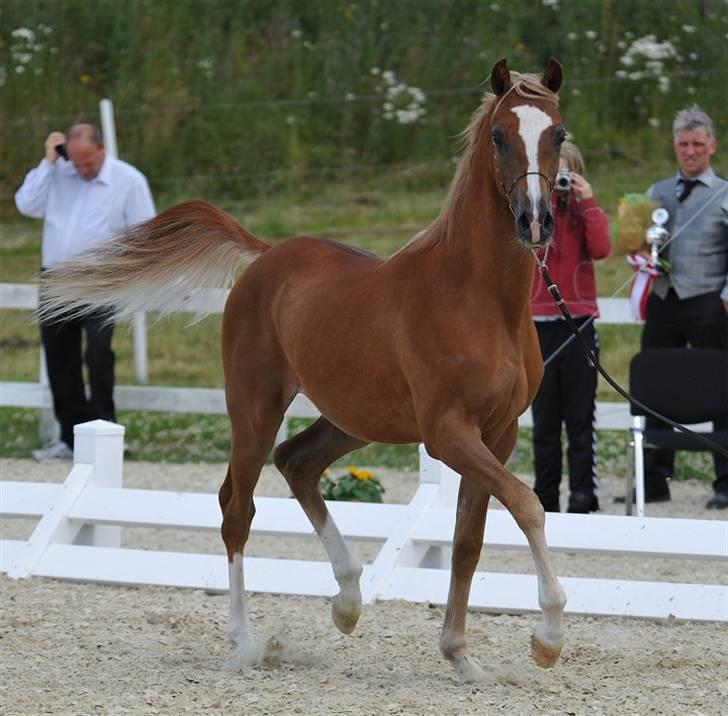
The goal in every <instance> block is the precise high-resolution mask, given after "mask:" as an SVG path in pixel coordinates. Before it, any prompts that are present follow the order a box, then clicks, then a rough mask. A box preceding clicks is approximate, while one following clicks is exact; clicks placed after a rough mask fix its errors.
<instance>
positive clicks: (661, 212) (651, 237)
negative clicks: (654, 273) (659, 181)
mask: <svg viewBox="0 0 728 716" xmlns="http://www.w3.org/2000/svg"><path fill="white" fill-rule="evenodd" d="M669 218H670V215H669V214H668V213H667V210H666V209H663V208H662V207H660V208H659V209H655V210H654V211H653V212H652V226H650V228H649V229H647V233H646V234H645V240H646V241H647V243H648V244H649V246H650V259H651V261H652V265H653V266H654V267H655V268H656V269H658V270H659V271H660V273H665V267H664V264H665V263H666V262H665V261H662V260H661V259H660V249H661V248H662V246H663V245H664V243H665V242H666V241H667V240H668V239H669V238H670V232H669V231H668V230H667V229H666V228H665V224H667V222H668V219H669Z"/></svg>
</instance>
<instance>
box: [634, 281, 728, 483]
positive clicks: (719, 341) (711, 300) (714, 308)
mask: <svg viewBox="0 0 728 716" xmlns="http://www.w3.org/2000/svg"><path fill="white" fill-rule="evenodd" d="M688 345H689V346H691V347H692V348H714V349H720V350H725V351H728V316H727V315H726V313H725V310H724V308H723V302H722V301H721V299H720V293H718V292H715V293H705V294H703V295H701V296H694V297H693V298H685V299H683V300H680V299H679V298H678V297H677V294H676V293H675V291H674V290H673V289H670V291H669V292H668V294H667V297H666V298H665V299H664V300H663V299H661V298H660V297H659V296H657V295H655V294H654V293H653V294H650V297H649V298H648V299H647V313H646V316H645V326H644V329H643V331H642V350H643V351H644V350H649V349H650V348H685V347H686V346H688ZM726 366H727V367H726V370H728V355H726ZM676 379H677V380H679V376H676ZM645 427H646V428H648V429H655V428H657V429H659V428H664V427H665V424H664V423H662V422H660V421H659V420H658V419H657V418H650V417H648V418H646V421H645ZM714 429H715V430H726V429H728V421H725V420H716V421H715V423H714ZM713 464H714V466H715V482H714V483H713V487H714V488H715V490H716V491H721V492H722V491H726V492H728V458H725V457H723V456H722V455H721V454H720V453H713ZM674 470H675V451H674V450H655V449H650V450H645V491H646V492H647V493H648V494H649V493H650V492H656V493H660V492H664V491H665V489H666V483H665V480H666V479H667V478H668V477H672V476H673V474H674Z"/></svg>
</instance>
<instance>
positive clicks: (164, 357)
mask: <svg viewBox="0 0 728 716" xmlns="http://www.w3.org/2000/svg"><path fill="white" fill-rule="evenodd" d="M654 170H655V172H659V171H662V172H663V173H665V172H667V171H669V170H670V167H669V166H668V165H667V164H665V165H664V166H656V167H655V169H654ZM592 180H593V183H594V186H595V190H596V192H597V195H598V196H599V197H600V199H601V200H602V203H603V204H604V207H605V209H606V210H607V212H608V214H609V215H610V216H611V218H612V219H613V217H614V213H615V211H614V207H615V206H616V197H617V196H619V195H620V193H622V192H623V187H624V184H625V183H627V185H628V186H630V187H631V186H638V187H639V186H641V185H643V184H644V181H642V182H641V183H640V180H639V179H638V178H636V177H635V176H633V170H632V169H631V168H626V169H622V170H617V171H614V172H612V173H610V174H606V173H603V174H600V173H598V172H597V173H595V174H594V175H593V177H592ZM446 193H447V181H444V180H443V181H441V182H439V183H437V182H435V186H430V187H424V188H423V187H413V186H412V177H411V176H409V175H405V176H398V175H397V174H396V172H394V173H391V174H387V175H384V176H380V177H370V178H366V179H364V180H362V181H359V182H357V183H352V184H349V185H341V184H339V185H336V186H332V185H330V184H325V183H323V184H322V185H321V186H320V187H319V188H318V189H317V190H313V189H312V188H311V187H309V188H307V189H306V190H305V191H297V192H290V193H288V194H286V195H282V194H278V195H276V196H271V197H267V198H266V199H265V200H261V199H260V198H258V199H251V200H249V201H239V202H233V201H224V200H223V201H221V202H220V205H221V206H222V207H223V208H225V209H226V210H228V211H230V212H231V213H232V214H233V215H234V216H235V217H236V218H237V219H238V220H239V221H240V222H241V223H242V224H244V225H245V226H246V227H248V228H250V229H251V230H253V231H254V232H255V233H257V234H258V235H259V236H261V237H262V238H264V239H266V240H268V241H271V242H277V241H282V240H285V237H287V236H291V235H294V234H301V233H307V234H314V235H323V236H328V237H331V238H334V239H336V240H339V241H342V242H345V243H348V244H351V245H355V246H360V247H363V248H367V249H369V250H371V251H374V252H375V253H377V254H380V255H388V254H391V253H392V252H394V251H396V250H397V249H398V248H399V247H400V246H401V245H402V244H403V243H405V242H406V241H407V240H409V238H410V237H411V236H412V235H413V234H414V233H416V232H417V231H418V230H419V229H421V228H422V227H423V226H425V225H427V224H428V223H429V222H431V221H432V220H433V219H434V218H435V217H436V216H437V213H438V212H439V210H440V207H441V204H442V202H443V201H444V198H445V196H446ZM602 197H605V198H604V199H603V198H602ZM170 201H171V200H170ZM160 208H163V207H160ZM40 231H41V225H40V222H32V221H25V220H22V219H17V220H14V221H8V222H5V223H3V224H0V259H1V260H0V281H2V282H11V283H19V282H28V281H32V280H33V279H34V276H35V274H36V272H37V268H38V265H39V260H40V258H39V251H40ZM597 276H598V279H597V280H598V289H599V294H600V295H602V296H625V295H626V293H627V289H626V286H627V284H628V282H629V279H630V276H631V272H630V270H629V268H628V267H627V266H626V262H625V261H624V258H623V257H620V256H615V257H613V258H609V259H606V260H604V261H602V262H600V263H599V264H598V266H597ZM153 321H154V317H153V316H152V317H150V321H149V322H150V324H152V323H153ZM599 332H600V340H601V344H602V362H603V364H604V366H605V368H606V369H607V371H609V373H610V374H611V375H613V376H614V378H615V379H616V380H617V381H618V382H619V383H620V384H622V385H624V384H625V383H626V377H627V376H626V369H627V365H628V362H629V359H630V358H631V356H632V355H633V354H634V353H635V352H636V351H637V350H638V346H639V334H640V327H639V326H602V327H600V331H599ZM219 337H220V316H209V317H207V318H206V319H204V320H203V321H202V322H200V323H197V324H195V325H189V317H188V316H182V315H178V316H174V317H172V318H170V319H166V320H164V321H162V322H160V323H159V324H157V325H155V326H153V327H151V328H150V330H149V334H148V344H149V369H150V383H151V384H153V385H168V386H173V385H174V386H198V387H222V384H223V383H222V381H223V378H222V370H221V366H220V351H219ZM114 341H115V343H114V347H115V351H116V354H117V382H118V383H120V384H134V383H135V377H134V366H133V344H132V336H131V332H130V330H129V329H128V327H127V326H125V325H122V326H119V327H117V330H116V334H115V339H114ZM38 353H39V336H38V330H37V326H36V323H35V321H34V319H33V317H32V315H30V314H29V312H22V311H0V380H16V381H35V380H37V377H38ZM598 399H599V400H617V399H619V396H617V395H616V394H615V392H614V391H613V390H612V388H610V387H609V386H608V385H607V384H606V383H605V382H604V381H603V380H601V379H600V384H599V390H598ZM120 421H121V422H122V423H123V424H124V425H125V426H126V428H127V443H128V445H129V447H130V450H131V455H130V457H131V459H145V460H169V461H180V462H182V461H195V462H197V461H202V462H217V461H224V460H226V459H227V452H228V440H229V432H228V424H227V418H226V417H225V416H209V415H179V414H160V413H123V414H121V415H120ZM301 425H302V423H301V422H300V421H298V422H294V424H293V426H292V427H293V429H294V430H295V429H298V428H300V427H301ZM599 440H600V442H599V452H598V455H599V470H600V472H602V473H609V474H616V475H621V474H623V473H624V470H625V455H626V449H627V435H626V434H625V433H618V432H613V431H609V432H603V433H601V434H600V438H599ZM37 446H38V413H37V411H33V410H22V409H15V408H2V409H0V455H2V456H18V457H22V456H27V455H28V454H29V452H30V451H31V450H32V449H33V448H35V447H37ZM531 460H532V453H531V447H530V431H528V430H523V431H522V432H521V435H520V438H519V444H518V448H517V450H516V453H515V455H514V458H513V460H512V466H513V468H514V469H515V470H517V471H519V472H525V473H530V472H531V471H532V467H531ZM352 462H353V463H356V464H359V465H378V464H379V465H386V466H391V467H409V468H416V467H417V453H416V449H415V447H414V446H398V447H391V446H382V445H373V446H369V447H367V448H365V449H364V450H362V451H359V452H358V453H357V454H353V455H351V456H347V457H345V458H343V459H342V460H341V461H339V463H338V465H337V469H338V468H339V467H342V466H344V465H347V464H349V463H352ZM678 467H679V471H680V475H681V476H682V477H688V476H690V477H695V476H698V477H704V478H706V479H707V478H709V477H710V474H711V471H712V467H711V463H710V459H709V457H708V456H707V455H701V454H698V455H682V456H680V458H679V462H678Z"/></svg>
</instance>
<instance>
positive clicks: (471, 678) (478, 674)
mask: <svg viewBox="0 0 728 716" xmlns="http://www.w3.org/2000/svg"><path fill="white" fill-rule="evenodd" d="M452 665H453V668H454V669H455V673H456V674H457V677H458V680H459V681H460V683H462V684H472V683H475V682H477V681H483V679H485V672H484V671H483V670H482V669H481V668H480V667H479V666H478V663H477V662H476V661H475V660H474V659H472V658H470V657H469V656H462V657H459V658H455V659H452Z"/></svg>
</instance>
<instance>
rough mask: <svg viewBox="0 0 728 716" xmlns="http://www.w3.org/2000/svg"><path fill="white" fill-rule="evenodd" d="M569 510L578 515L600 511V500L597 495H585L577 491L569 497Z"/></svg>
mask: <svg viewBox="0 0 728 716" xmlns="http://www.w3.org/2000/svg"><path fill="white" fill-rule="evenodd" d="M566 511H567V512H571V513H572V514H578V515H586V514H589V513H590V512H598V511H599V500H597V498H596V496H595V495H585V494H584V493H581V492H577V493H575V494H573V495H571V496H570V497H569V509H568V510H566Z"/></svg>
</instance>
